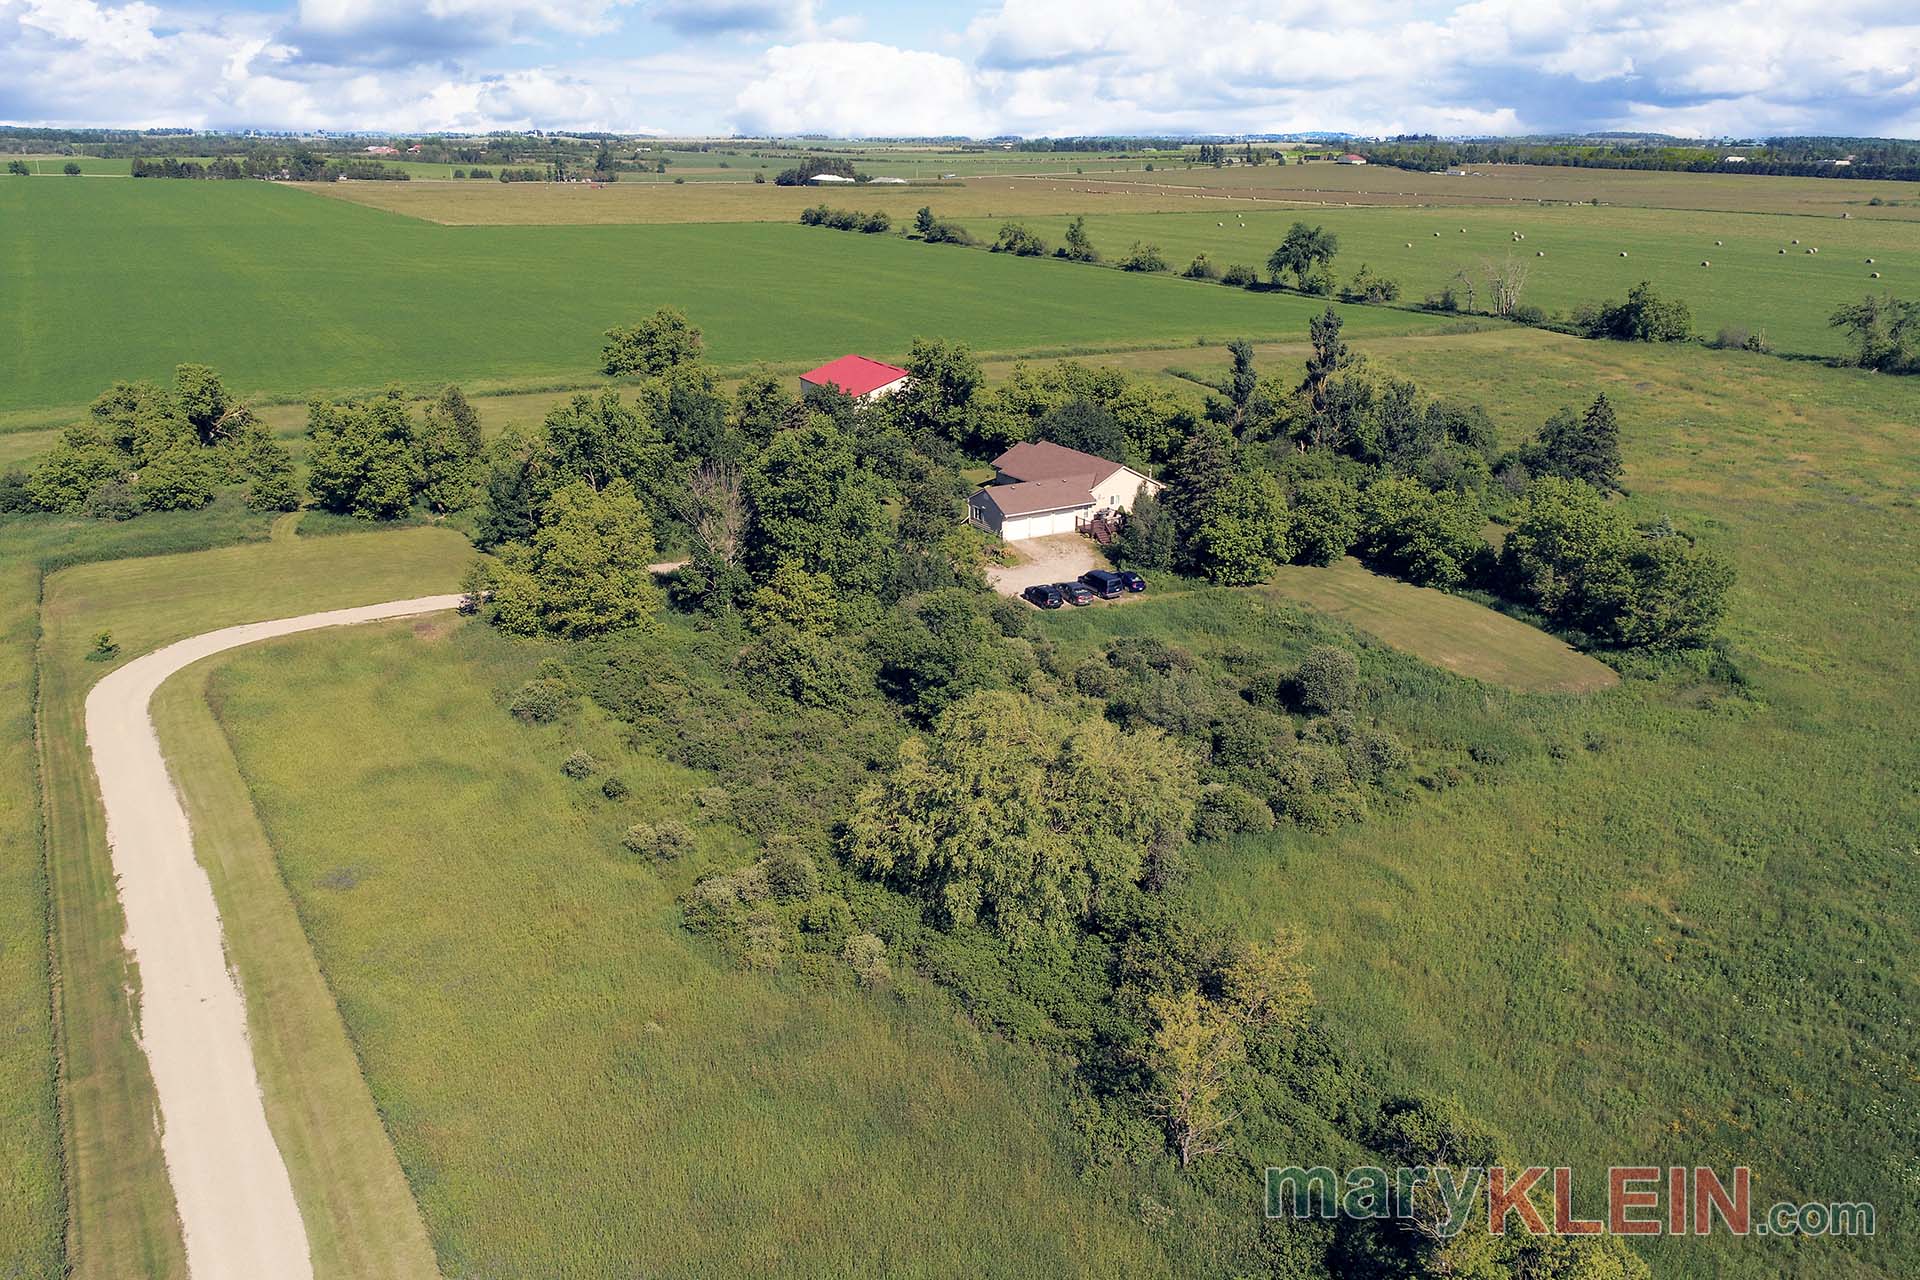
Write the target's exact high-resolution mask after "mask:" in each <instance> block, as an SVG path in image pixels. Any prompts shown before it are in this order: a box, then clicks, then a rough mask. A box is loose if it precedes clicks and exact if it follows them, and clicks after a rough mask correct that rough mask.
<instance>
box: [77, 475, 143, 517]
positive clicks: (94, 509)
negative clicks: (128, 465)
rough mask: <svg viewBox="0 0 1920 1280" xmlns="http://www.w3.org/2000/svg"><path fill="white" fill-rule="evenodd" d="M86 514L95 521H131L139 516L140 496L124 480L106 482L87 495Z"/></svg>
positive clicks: (96, 486)
mask: <svg viewBox="0 0 1920 1280" xmlns="http://www.w3.org/2000/svg"><path fill="white" fill-rule="evenodd" d="M86 512H87V514H88V515H90V516H92V517H93V518H94V519H95V520H131V519H133V518H134V517H135V516H137V515H139V514H140V495H139V493H138V492H137V491H136V490H135V489H134V487H133V486H132V485H130V484H128V483H127V482H126V481H124V480H107V481H103V482H102V483H100V484H98V485H95V486H94V488H93V491H92V492H91V493H89V494H87V500H86Z"/></svg>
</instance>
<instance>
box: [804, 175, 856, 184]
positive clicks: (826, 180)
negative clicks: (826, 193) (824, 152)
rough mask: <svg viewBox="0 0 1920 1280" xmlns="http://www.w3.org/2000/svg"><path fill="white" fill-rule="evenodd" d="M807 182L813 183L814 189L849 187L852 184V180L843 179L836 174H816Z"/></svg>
mask: <svg viewBox="0 0 1920 1280" xmlns="http://www.w3.org/2000/svg"><path fill="white" fill-rule="evenodd" d="M807 181H808V182H811V183H813V185H815V186H816V187H837V186H841V185H848V186H851V185H852V183H853V179H852V178H843V177H841V176H840V175H839V174H837V173H816V174H814V175H813V176H812V177H811V178H808V179H807Z"/></svg>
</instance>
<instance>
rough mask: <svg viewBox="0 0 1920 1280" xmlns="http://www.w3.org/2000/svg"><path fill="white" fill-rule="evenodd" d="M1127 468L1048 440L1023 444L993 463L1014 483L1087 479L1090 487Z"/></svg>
mask: <svg viewBox="0 0 1920 1280" xmlns="http://www.w3.org/2000/svg"><path fill="white" fill-rule="evenodd" d="M1124 465H1125V464H1124V463H1119V462H1114V461H1112V460H1111V459H1109V458H1101V457H1096V456H1095V455H1093V454H1091V453H1082V452H1080V450H1078V449H1069V448H1067V447H1066V446H1065V445H1059V444H1053V443H1051V442H1049V441H1046V440H1022V441H1021V442H1020V443H1019V444H1016V445H1014V446H1013V447H1012V448H1011V449H1008V450H1007V451H1006V452H1005V453H1003V454H1001V455H1000V456H999V457H997V458H995V459H994V460H993V469H994V470H995V471H998V472H999V473H1000V474H1001V475H1003V476H1006V477H1007V478H1008V479H1011V480H1066V479H1069V478H1073V477H1079V478H1084V479H1085V480H1086V482H1087V483H1086V487H1087V488H1088V489H1091V488H1093V486H1094V483H1095V481H1098V480H1104V479H1106V478H1107V477H1108V476H1110V475H1112V474H1113V473H1114V472H1116V471H1118V470H1120V469H1121V468H1122V467H1123V466H1124Z"/></svg>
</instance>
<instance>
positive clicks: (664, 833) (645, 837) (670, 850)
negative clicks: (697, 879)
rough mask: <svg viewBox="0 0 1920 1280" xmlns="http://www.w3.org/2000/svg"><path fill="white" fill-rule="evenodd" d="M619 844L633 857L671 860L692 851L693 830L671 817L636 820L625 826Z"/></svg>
mask: <svg viewBox="0 0 1920 1280" xmlns="http://www.w3.org/2000/svg"><path fill="white" fill-rule="evenodd" d="M620 844H621V846H622V847H623V848H625V849H626V851H627V852H628V853H631V854H633V855H634V856H635V857H641V858H652V859H654V860H656V861H658V862H672V861H673V860H674V859H676V858H680V857H684V856H685V855H687V854H688V853H691V852H692V851H693V832H692V831H690V830H689V829H688V828H687V824H686V823H684V822H677V821H675V820H674V819H672V818H667V819H664V820H663V821H660V822H651V823H649V822H636V823H635V824H633V825H632V826H630V827H628V828H627V834H626V835H625V836H623V837H622V838H621V840H620ZM702 883H706V882H704V881H703V882H702Z"/></svg>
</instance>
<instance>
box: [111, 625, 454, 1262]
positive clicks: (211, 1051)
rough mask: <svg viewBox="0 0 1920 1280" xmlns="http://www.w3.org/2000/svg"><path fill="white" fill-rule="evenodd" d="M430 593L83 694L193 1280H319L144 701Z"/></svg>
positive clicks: (207, 890)
mask: <svg viewBox="0 0 1920 1280" xmlns="http://www.w3.org/2000/svg"><path fill="white" fill-rule="evenodd" d="M459 602H460V597H459V596H457V595H447V596H422V597H420V598H418V599H413V600H395V601H390V602H388V603H386V604H375V605H366V606H363V607H360V608H355V609H335V610H331V611H328V612H325V613H310V614H306V615H304V616H302V617H298V618H280V619H277V620H275V621H271V622H255V623H249V624H247V625H245V626H238V627H225V628H222V629H220V630H218V631H209V632H207V633H206V634H205V635H200V636H194V637H192V638H191V639H187V640H182V641H180V642H178V643H177V644H171V645H168V646H166V647H165V648H163V649H159V650H156V651H155V652H153V653H150V654H147V655H145V656H144V657H141V658H136V659H135V660H133V661H132V662H129V663H128V664H127V665H125V666H124V667H121V668H119V669H118V670H116V671H114V672H112V673H110V674H109V675H108V676H107V677H106V678H105V679H103V680H101V681H100V683H99V684H97V685H95V686H94V688H93V690H92V691H91V692H90V693H88V695H87V746H88V749H89V750H90V751H91V753H92V756H93V768H94V773H95V774H96V776H97V777H98V778H99V781H100V800H101V804H102V806H103V807H104V808H105V810H106V817H107V843H108V846H109V847H110V848H111V850H112V854H113V869H114V872H115V875H116V876H117V877H118V879H119V892H120V902H121V906H122V908H123V909H124V911H125V913H126V922H127V932H126V947H127V951H128V954H129V955H130V956H131V957H132V959H133V962H134V964H135V965H136V966H137V967H138V970H139V974H140V1010H139V1023H138V1025H139V1028H140V1048H141V1050H142V1051H143V1052H144V1053H145V1054H146V1057H147V1063H148V1066H149V1068H150V1069H151V1070H152V1073H153V1084H154V1092H155V1093H156V1094H157V1095H158V1098H159V1103H160V1122H161V1150H162V1152H163V1153H164V1155H165V1156H166V1162H167V1176H168V1179H169V1180H170V1181H171V1182H172V1184H173V1194H174V1200H175V1202H176V1204H177V1206H178V1209H179V1213H180V1225H181V1234H182V1236H183V1237H184V1239H185V1243H186V1251H187V1269H188V1271H189V1272H190V1273H191V1275H192V1276H193V1278H194V1280H228V1278H229V1277H230V1278H231V1280H262V1278H263V1277H269V1276H270V1277H273V1280H308V1278H309V1277H311V1276H312V1274H313V1268H312V1264H311V1262H310V1260H309V1256H308V1249H307V1236H306V1230H305V1228H304V1227H303V1225H302V1224H301V1221H300V1211H299V1208H298V1206H297V1205H296V1203H295V1201H294V1196H293V1187H292V1184H291V1182H290V1181H289V1180H288V1177H287V1168H286V1164H285V1162H284V1161H283V1160H282V1159H281V1157H280V1151H279V1148H278V1147H277V1146H275V1145H274V1140H273V1134H272V1131H271V1130H270V1129H269V1128H268V1127H267V1114H266V1108H265V1105H264V1104H263V1102H262V1101H261V1096H260V1081H259V1077H258V1076H257V1075H256V1073H255V1071H254V1065H253V1050H252V1047H251V1045H250V1044H249V1043H248V1039H247V1011H246V1004H245V1001H244V999H243V998H242V996H241V993H240V988H239V986H238V984H237V983H236V981H235V979H234V976H233V974H232V972H231V971H230V970H229V969H228V967H227V959H226V951H225V947H224V945H223V943H222V940H221V934H220V914H219V911H218V908H217V907H216V905H215V903H214V897H213V888H212V885H211V884H210V883H209V881H208V879H207V874H206V872H205V871H204V870H203V869H202V868H201V866H200V864H199V862H198V861H196V860H195V858H194V852H193V833H192V831H191V829H190V828H189V827H188V824H187V815H186V812H185V811H184V810H183V809H182V808H181V804H180V797H179V795H178V794H177V793H176V792H175V790H174V785H173V779H172V776H171V775H170V774H169V772H168V770H167V763H166V760H165V759H164V758H163V757H162V756H161V754H160V742H159V739H158V737H157V736H156V735H155V733H154V728H153V720H152V717H151V715H150V713H149V710H148V705H149V704H150V703H151V702H152V700H153V695H154V692H155V691H156V690H158V689H159V687H160V686H161V684H162V683H164V682H165V681H166V679H167V678H168V677H169V676H171V675H173V674H174V673H175V672H176V671H179V670H180V669H181V668H183V667H186V666H188V665H190V664H192V663H195V662H198V661H199V660H200V659H202V658H205V657H208V656H210V655H212V654H216V653H220V652H222V651H224V650H227V649H233V648H237V647H239V646H240V645H245V644H251V643H253V642H254V641H257V640H265V639H268V638H270V637H273V636H283V635H290V634H292V633H294V632H297V631H312V630H316V629H318V628H321V627H336V626H345V625H348V624H351V623H357V622H374V621H379V620H381V619H385V618H400V617H408V616H411V615H414V614H421V613H435V612H439V611H441V610H444V609H452V608H454V607H455V606H456V605H458V604H459Z"/></svg>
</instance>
